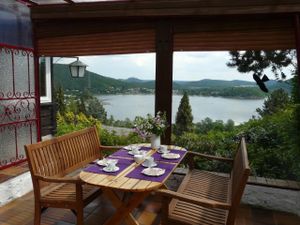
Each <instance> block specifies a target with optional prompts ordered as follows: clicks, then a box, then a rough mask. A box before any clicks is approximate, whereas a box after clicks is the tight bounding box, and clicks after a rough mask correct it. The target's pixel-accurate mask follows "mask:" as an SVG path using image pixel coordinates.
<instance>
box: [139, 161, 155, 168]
mask: <svg viewBox="0 0 300 225" xmlns="http://www.w3.org/2000/svg"><path fill="white" fill-rule="evenodd" d="M142 166H143V167H149V168H150V167H154V166H157V163H156V162H154V163H152V165H151V166H149V165H147V163H146V162H143V163H142Z"/></svg>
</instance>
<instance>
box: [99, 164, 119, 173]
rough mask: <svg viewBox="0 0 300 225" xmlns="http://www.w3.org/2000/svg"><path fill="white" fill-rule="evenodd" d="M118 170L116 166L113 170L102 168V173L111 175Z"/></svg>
mask: <svg viewBox="0 0 300 225" xmlns="http://www.w3.org/2000/svg"><path fill="white" fill-rule="evenodd" d="M119 169H120V168H119V167H117V166H116V167H115V168H114V169H109V168H108V167H104V168H103V171H104V172H108V173H113V172H117V171H119Z"/></svg>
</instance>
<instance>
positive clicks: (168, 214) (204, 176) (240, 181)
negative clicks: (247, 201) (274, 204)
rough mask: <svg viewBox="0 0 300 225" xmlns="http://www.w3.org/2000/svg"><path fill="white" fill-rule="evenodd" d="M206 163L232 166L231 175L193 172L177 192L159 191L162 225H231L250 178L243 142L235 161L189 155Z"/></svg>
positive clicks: (190, 172) (191, 153)
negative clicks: (217, 161)
mask: <svg viewBox="0 0 300 225" xmlns="http://www.w3.org/2000/svg"><path fill="white" fill-rule="evenodd" d="M188 154H189V155H190V156H191V158H193V157H194V156H200V157H205V158H207V159H209V160H221V161H223V162H227V163H233V167H232V171H231V174H230V175H228V176H226V175H221V174H217V173H212V172H208V171H200V170H196V169H192V170H190V171H189V172H188V174H187V175H186V176H185V178H184V179H183V182H182V183H181V185H180V187H179V189H178V190H177V192H174V191H170V190H159V191H158V192H157V193H158V194H160V195H162V197H163V200H162V203H163V208H162V225H167V224H172V225H178V224H181V225H187V224H193V225H196V224H197V225H198V224H201V225H202V224H203V225H206V224H207V225H208V224H209V225H225V224H226V225H233V224H234V221H235V217H236V213H237V209H238V206H239V203H240V200H241V197H242V194H243V191H244V188H245V186H246V183H247V179H248V176H249V174H250V168H249V164H248V156H247V150H246V144H245V140H244V138H242V139H241V142H240V144H239V147H238V151H237V153H236V155H235V158H234V160H232V159H227V158H221V157H214V156H209V155H204V154H200V153H195V152H189V153H188Z"/></svg>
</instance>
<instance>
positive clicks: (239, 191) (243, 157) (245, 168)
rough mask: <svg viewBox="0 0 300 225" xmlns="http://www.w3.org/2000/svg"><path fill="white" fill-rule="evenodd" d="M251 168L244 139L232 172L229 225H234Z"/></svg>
mask: <svg viewBox="0 0 300 225" xmlns="http://www.w3.org/2000/svg"><path fill="white" fill-rule="evenodd" d="M249 174H250V167H249V162H248V154H247V149H246V143H245V139H244V138H242V139H241V141H240V144H239V147H238V150H237V153H236V155H235V158H234V162H233V169H232V172H231V182H232V183H231V205H232V207H231V209H230V210H229V212H228V217H227V225H233V224H234V220H235V217H236V213H237V209H238V207H239V204H240V201H241V198H242V195H243V192H244V189H245V186H246V183H247V180H248V177H249Z"/></svg>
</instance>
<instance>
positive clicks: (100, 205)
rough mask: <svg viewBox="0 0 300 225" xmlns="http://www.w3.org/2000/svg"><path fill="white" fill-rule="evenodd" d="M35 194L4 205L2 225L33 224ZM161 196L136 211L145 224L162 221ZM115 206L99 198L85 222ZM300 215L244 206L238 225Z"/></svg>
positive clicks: (57, 215) (61, 223)
mask: <svg viewBox="0 0 300 225" xmlns="http://www.w3.org/2000/svg"><path fill="white" fill-rule="evenodd" d="M33 207H34V200H33V193H32V192H30V193H29V194H27V195H25V196H23V197H21V198H18V199H17V200H15V201H13V202H11V203H9V204H7V205H5V206H3V207H1V208H0V224H1V225H32V224H33V216H34V215H33V212H34V209H33ZM160 207H161V204H160V199H158V198H157V197H155V196H151V197H149V198H148V199H146V200H145V201H144V202H143V204H141V205H140V206H139V208H138V209H136V210H135V211H134V213H133V215H134V216H135V217H136V218H137V219H138V221H139V222H140V224H141V225H159V224H160ZM113 212H114V208H113V207H112V206H111V204H110V203H109V202H108V201H107V200H106V199H104V198H102V197H99V198H98V199H96V200H95V201H94V202H92V203H91V204H90V205H88V206H87V207H86V208H85V214H84V216H85V225H100V224H103V223H104V221H105V220H106V219H107V218H108V217H109V216H110V215H112V214H113ZM75 219H76V218H75V216H74V215H73V214H72V213H71V212H70V211H68V210H64V209H48V210H46V211H45V213H44V214H43V215H42V225H74V224H75ZM299 224H300V217H297V216H295V215H292V214H288V213H282V212H275V211H271V210H264V209H257V208H251V207H249V206H246V205H241V206H240V208H239V212H238V216H237V220H236V225H299Z"/></svg>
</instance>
